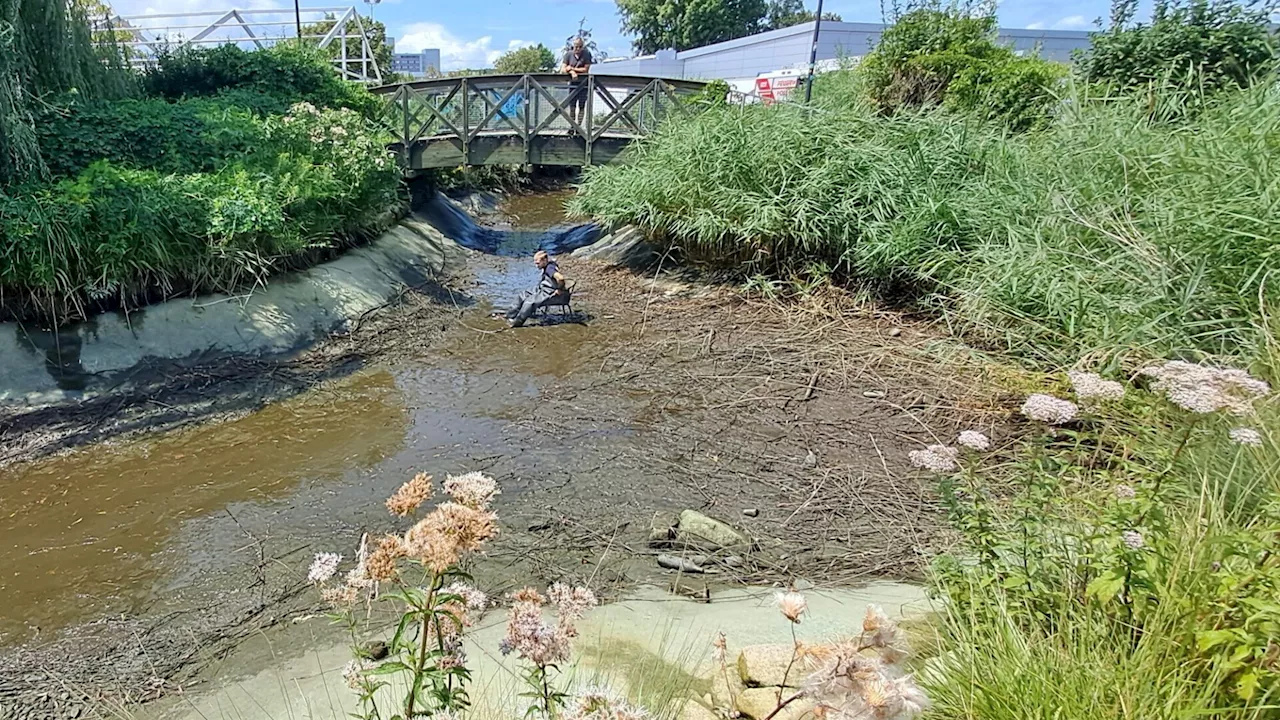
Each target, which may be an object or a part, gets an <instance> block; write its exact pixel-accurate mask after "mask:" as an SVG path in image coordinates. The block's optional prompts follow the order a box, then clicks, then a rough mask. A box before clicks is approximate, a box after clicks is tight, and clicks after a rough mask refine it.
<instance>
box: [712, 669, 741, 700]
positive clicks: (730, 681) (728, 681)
mask: <svg viewBox="0 0 1280 720" xmlns="http://www.w3.org/2000/svg"><path fill="white" fill-rule="evenodd" d="M746 690H747V686H746V685H744V684H742V677H741V676H740V675H738V673H737V672H736V671H735V670H734V668H733V666H729V667H728V668H722V667H720V665H719V664H716V665H715V666H714V667H713V672H712V673H711V700H712V701H713V702H714V703H715V706H716V707H717V708H722V709H725V710H734V709H736V705H737V702H738V699H739V698H741V697H742V693H744V692H746Z"/></svg>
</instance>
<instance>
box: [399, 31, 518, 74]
mask: <svg viewBox="0 0 1280 720" xmlns="http://www.w3.org/2000/svg"><path fill="white" fill-rule="evenodd" d="M533 44H535V43H532V42H530V41H528V40H511V41H509V42H508V43H507V45H506V47H505V48H504V47H501V46H499V47H494V45H493V37H492V36H490V35H485V36H483V37H478V38H475V39H474V40H464V39H462V38H459V37H458V36H456V35H454V34H453V33H451V32H449V30H448V29H447V28H445V26H443V25H441V24H439V23H430V22H420V23H411V24H409V25H406V26H404V27H403V28H402V29H401V32H400V34H399V36H397V37H396V51H398V52H420V51H422V50H426V49H429V48H435V49H437V50H439V51H440V65H441V69H442V70H461V69H462V68H481V67H487V66H489V65H492V64H493V62H494V61H495V60H497V59H498V58H499V57H501V56H502V53H504V52H507V51H508V50H517V49H519V48H522V47H527V46H529V45H533Z"/></svg>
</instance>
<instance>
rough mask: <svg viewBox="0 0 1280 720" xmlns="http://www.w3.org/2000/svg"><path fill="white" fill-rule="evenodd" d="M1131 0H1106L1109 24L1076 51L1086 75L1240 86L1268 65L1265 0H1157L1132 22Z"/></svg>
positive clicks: (1270, 46)
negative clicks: (1148, 13) (1142, 19)
mask: <svg viewBox="0 0 1280 720" xmlns="http://www.w3.org/2000/svg"><path fill="white" fill-rule="evenodd" d="M1137 6H1138V2H1137V0H1113V3H1112V10H1111V26H1110V27H1109V28H1108V29H1107V30H1106V31H1105V32H1100V33H1094V34H1093V36H1092V38H1091V42H1090V47H1089V49H1088V50H1086V51H1084V52H1083V53H1081V54H1080V57H1079V58H1077V63H1076V66H1077V69H1078V71H1079V73H1080V75H1081V77H1083V78H1085V79H1086V80H1090V81H1094V82H1100V83H1106V84H1108V85H1111V86H1113V87H1118V88H1133V87H1140V86H1145V85H1150V84H1152V83H1157V84H1168V85H1172V86H1175V87H1185V88H1193V89H1196V90H1200V89H1208V90H1219V89H1223V88H1243V87H1247V86H1249V85H1250V84H1252V83H1253V82H1254V81H1255V80H1257V79H1258V78H1261V77H1266V76H1269V75H1270V74H1271V73H1272V72H1273V71H1274V70H1275V67H1276V44H1275V37H1274V35H1273V34H1272V31H1271V30H1270V18H1269V8H1270V6H1269V5H1266V4H1256V3H1247V4H1246V3H1240V2H1237V1H1236V0H1159V1H1158V2H1157V3H1156V5H1155V9H1154V12H1153V13H1152V17H1151V22H1150V24H1142V23H1137V24H1135V23H1133V17H1134V14H1135V12H1136V11H1137Z"/></svg>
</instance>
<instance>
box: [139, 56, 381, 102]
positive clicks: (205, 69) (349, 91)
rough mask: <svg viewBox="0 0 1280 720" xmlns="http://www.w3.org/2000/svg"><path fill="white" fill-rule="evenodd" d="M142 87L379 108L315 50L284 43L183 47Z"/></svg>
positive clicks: (177, 94) (169, 95)
mask: <svg viewBox="0 0 1280 720" xmlns="http://www.w3.org/2000/svg"><path fill="white" fill-rule="evenodd" d="M142 85H143V90H144V91H145V92H146V94H147V95H150V96H153V97H162V98H166V99H169V100H177V99H179V98H186V97H203V96H210V95H216V94H219V93H222V92H225V91H228V90H252V91H254V92H257V93H262V94H264V95H268V96H272V97H278V98H282V99H284V100H285V101H286V102H288V103H293V102H303V101H305V102H310V103H312V104H313V105H317V106H319V107H345V108H350V109H352V110H356V111H357V112H360V113H362V114H364V115H365V116H366V117H370V118H372V117H374V116H376V114H377V113H378V112H379V111H380V109H381V102H380V101H379V100H378V99H377V98H375V97H374V96H372V95H370V94H369V93H368V92H366V91H365V90H364V89H363V88H361V87H359V86H358V85H355V84H353V83H349V82H347V81H345V80H343V79H342V78H340V77H339V76H338V74H337V73H336V72H334V69H333V65H332V64H331V63H330V61H329V58H328V57H327V56H325V55H324V54H323V53H322V52H321V51H320V50H319V49H317V48H314V47H310V46H306V45H298V44H296V43H287V42H281V43H276V44H275V45H272V46H270V47H268V48H266V49H263V50H255V51H252V52H250V51H247V50H243V49H241V48H240V47H239V46H237V45H219V46H217V47H212V48H183V49H180V50H178V51H176V52H173V53H170V54H167V55H163V56H161V57H160V59H159V61H158V62H157V63H156V65H155V66H153V67H151V68H149V69H148V70H147V71H146V72H145V73H144V75H143V78H142Z"/></svg>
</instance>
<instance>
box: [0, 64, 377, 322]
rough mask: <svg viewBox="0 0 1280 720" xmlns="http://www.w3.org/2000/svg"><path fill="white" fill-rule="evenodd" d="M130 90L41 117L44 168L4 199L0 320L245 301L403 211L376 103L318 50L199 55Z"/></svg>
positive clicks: (1, 193)
mask: <svg viewBox="0 0 1280 720" xmlns="http://www.w3.org/2000/svg"><path fill="white" fill-rule="evenodd" d="M120 72H128V71H125V70H120ZM129 82H130V83H131V84H132V86H133V87H134V88H135V92H133V93H132V94H131V96H126V97H115V98H102V97H95V98H84V97H80V96H78V95H76V94H74V93H63V94H55V95H51V96H50V97H49V98H48V100H47V101H46V102H45V103H44V104H43V105H42V106H41V107H40V109H39V112H38V113H37V114H36V116H35V118H36V122H35V124H34V129H35V132H34V140H35V141H36V147H37V148H38V150H39V155H40V158H41V163H40V165H41V167H40V170H39V172H34V173H29V174H27V175H24V176H21V177H12V178H10V179H9V182H8V183H6V184H5V185H4V186H3V187H0V236H3V237H4V238H5V240H6V242H5V244H4V247H3V248H2V249H0V318H3V319H7V318H13V317H17V318H26V319H41V320H55V321H65V320H69V319H75V318H78V317H83V316H85V315H86V314H88V313H90V312H92V311H93V310H94V309H98V308H109V307H121V306H123V307H130V306H137V305H140V304H144V303H146V302H149V301H152V300H155V299H159V298H163V297H166V296H169V295H172V294H175V293H194V292H214V291H223V292H227V291H233V290H235V289H237V288H241V287H244V286H246V285H251V284H253V283H257V282H261V281H262V280H263V279H264V278H265V277H266V276H268V275H270V274H271V273H273V272H276V271H279V270H282V269H285V268H288V267H291V266H295V265H297V264H299V263H304V264H305V263H308V262H314V261H315V259H318V258H322V257H324V256H325V254H326V251H327V249H330V248H336V247H341V246H343V245H346V244H350V243H354V242H359V241H361V240H363V239H365V238H367V237H368V236H369V235H370V234H371V233H373V232H375V231H377V230H379V229H380V228H381V226H382V224H384V223H385V222H386V216H387V213H388V211H389V210H391V209H392V208H393V207H394V206H395V205H397V204H398V203H400V202H401V197H400V194H401V190H400V185H401V183H400V173H399V170H398V168H397V167H396V166H395V163H394V161H393V159H392V158H391V156H390V155H389V154H388V153H387V151H386V149H385V144H384V143H383V141H382V138H381V137H380V135H379V134H378V132H377V130H376V128H375V127H374V126H373V125H372V123H371V121H370V120H369V117H370V115H371V114H373V113H374V112H375V109H376V108H377V106H378V104H377V100H376V99H375V98H373V97H372V96H371V95H369V93H368V92H367V91H365V90H364V89H363V88H360V87H358V86H355V85H352V84H349V83H346V82H344V81H342V80H341V79H339V78H338V77H337V75H336V74H335V73H334V72H333V70H332V68H330V67H329V65H328V61H327V60H326V59H325V58H323V57H321V56H320V55H318V54H317V53H315V52H314V51H312V50H309V49H307V48H301V47H295V46H291V45H288V44H282V45H277V46H274V47H272V48H270V49H268V50H263V51H257V52H246V51H243V50H241V49H239V48H237V47H234V46H223V47H218V48H215V49H211V50H200V51H194V52H184V53H181V54H178V55H175V56H172V57H168V58H165V59H164V60H163V61H162V62H161V63H160V65H159V66H157V67H156V68H153V69H151V70H149V71H148V72H146V73H145V74H143V75H142V76H130V78H129Z"/></svg>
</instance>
